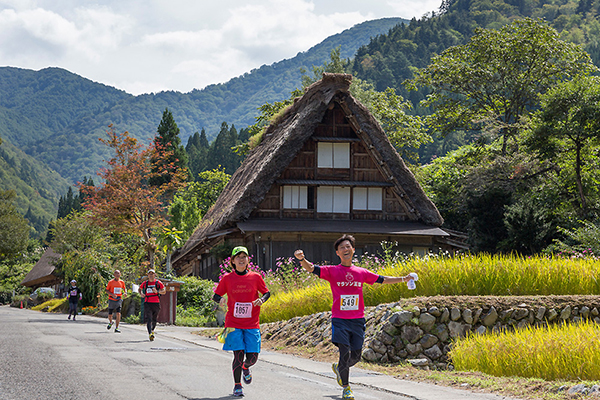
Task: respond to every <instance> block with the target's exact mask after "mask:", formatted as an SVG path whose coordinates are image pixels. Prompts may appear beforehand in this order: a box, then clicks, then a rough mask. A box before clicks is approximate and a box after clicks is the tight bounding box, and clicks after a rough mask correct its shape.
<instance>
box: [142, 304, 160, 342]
mask: <svg viewBox="0 0 600 400" xmlns="http://www.w3.org/2000/svg"><path fill="white" fill-rule="evenodd" d="M159 311H160V303H148V302H146V303H144V318H145V319H146V327H147V328H148V334H150V333H152V331H153V330H154V328H156V320H157V319H158V312H159Z"/></svg>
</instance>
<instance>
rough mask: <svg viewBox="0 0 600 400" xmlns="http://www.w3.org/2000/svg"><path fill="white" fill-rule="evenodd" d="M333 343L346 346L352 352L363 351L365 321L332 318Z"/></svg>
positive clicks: (360, 319) (361, 319)
mask: <svg viewBox="0 0 600 400" xmlns="http://www.w3.org/2000/svg"><path fill="white" fill-rule="evenodd" d="M331 341H332V342H333V344H345V345H346V346H350V350H360V349H362V346H363V343H364V342H365V319H364V318H356V319H343V318H331Z"/></svg>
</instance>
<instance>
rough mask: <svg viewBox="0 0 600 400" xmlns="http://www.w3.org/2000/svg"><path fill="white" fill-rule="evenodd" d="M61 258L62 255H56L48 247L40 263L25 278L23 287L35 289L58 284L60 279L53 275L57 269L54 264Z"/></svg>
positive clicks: (22, 283)
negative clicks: (35, 287)
mask: <svg viewBox="0 0 600 400" xmlns="http://www.w3.org/2000/svg"><path fill="white" fill-rule="evenodd" d="M60 257H61V256H60V254H58V253H55V252H54V250H52V249H51V248H50V247H48V248H47V249H46V251H45V252H44V254H42V257H41V258H40V259H39V261H38V262H37V263H35V265H34V266H33V268H32V269H31V271H29V273H28V274H27V276H25V279H23V282H21V285H23V286H31V287H34V286H42V285H44V284H47V285H52V284H54V283H56V282H57V280H58V277H57V276H55V275H53V272H54V269H55V268H56V267H55V266H54V263H55V262H56V261H58V260H59V259H60Z"/></svg>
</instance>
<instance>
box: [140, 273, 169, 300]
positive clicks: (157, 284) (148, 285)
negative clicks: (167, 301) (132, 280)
mask: <svg viewBox="0 0 600 400" xmlns="http://www.w3.org/2000/svg"><path fill="white" fill-rule="evenodd" d="M140 287H141V289H142V292H144V294H145V295H146V296H145V297H144V302H146V303H160V295H159V294H158V293H154V291H153V290H152V289H155V288H156V291H157V292H158V291H159V290H162V289H163V288H164V287H165V285H164V284H163V283H162V282H161V281H159V280H158V279H155V280H154V282H150V281H144V282H142V284H141V285H140Z"/></svg>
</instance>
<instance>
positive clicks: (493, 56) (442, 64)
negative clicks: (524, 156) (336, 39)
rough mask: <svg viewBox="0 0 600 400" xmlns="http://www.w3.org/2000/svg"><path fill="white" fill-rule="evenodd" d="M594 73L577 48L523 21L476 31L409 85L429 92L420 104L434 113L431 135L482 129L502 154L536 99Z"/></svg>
mask: <svg viewBox="0 0 600 400" xmlns="http://www.w3.org/2000/svg"><path fill="white" fill-rule="evenodd" d="M596 69H597V68H596V67H595V66H594V65H593V64H592V61H591V59H590V56H589V55H588V54H587V53H586V52H585V51H583V50H582V49H581V47H580V46H577V45H575V44H572V43H567V42H565V41H563V40H561V39H560V37H559V34H558V32H556V30H554V29H553V28H551V27H549V26H548V25H546V24H545V23H543V22H542V21H540V20H533V19H530V18H524V19H520V20H516V21H514V22H513V23H512V24H510V25H506V26H504V27H503V28H502V29H500V30H494V29H476V31H475V35H474V36H473V37H472V38H471V40H470V42H469V43H467V44H465V45H461V46H454V47H450V48H449V49H447V50H446V51H444V52H443V53H442V54H441V55H439V56H436V57H433V59H432V61H431V64H429V66H427V67H426V68H423V69H420V70H418V71H417V73H416V76H415V78H414V79H413V80H412V81H409V82H408V86H409V87H410V88H412V89H416V88H417V87H423V86H425V87H429V88H430V89H431V94H430V95H429V96H428V97H427V99H426V100H424V102H423V105H424V106H427V107H431V108H432V110H434V112H433V114H432V115H431V116H430V118H428V124H429V125H430V126H431V127H432V128H433V129H434V130H435V131H438V132H441V133H443V134H446V133H448V132H452V131H454V130H457V129H463V128H464V129H468V130H486V131H487V132H490V133H492V134H494V135H498V136H499V137H500V138H501V139H502V154H506V152H507V145H508V142H509V140H510V139H514V138H515V137H516V136H517V133H518V132H519V130H520V129H521V128H522V126H523V123H525V122H526V121H525V119H526V117H527V116H528V115H529V114H530V113H531V111H532V110H533V109H534V108H535V107H537V105H538V101H539V100H538V98H539V95H540V94H543V93H545V92H546V91H547V90H548V89H550V88H551V87H553V86H554V85H556V84H558V83H559V82H561V81H563V80H567V79H569V78H571V77H574V76H576V75H578V74H585V73H589V72H591V71H595V70H596Z"/></svg>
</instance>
